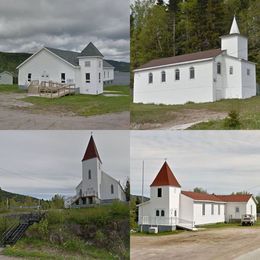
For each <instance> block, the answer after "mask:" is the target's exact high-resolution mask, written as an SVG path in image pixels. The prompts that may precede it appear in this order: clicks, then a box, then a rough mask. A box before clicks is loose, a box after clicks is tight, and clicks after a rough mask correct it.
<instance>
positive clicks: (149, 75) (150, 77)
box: [148, 72, 153, 84]
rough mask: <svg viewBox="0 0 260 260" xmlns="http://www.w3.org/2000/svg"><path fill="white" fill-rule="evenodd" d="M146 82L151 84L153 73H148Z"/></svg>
mask: <svg viewBox="0 0 260 260" xmlns="http://www.w3.org/2000/svg"><path fill="white" fill-rule="evenodd" d="M148 84H153V73H152V72H149V74H148Z"/></svg>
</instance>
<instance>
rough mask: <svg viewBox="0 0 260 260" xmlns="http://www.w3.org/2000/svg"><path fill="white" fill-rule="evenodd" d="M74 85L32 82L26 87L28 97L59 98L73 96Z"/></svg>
mask: <svg viewBox="0 0 260 260" xmlns="http://www.w3.org/2000/svg"><path fill="white" fill-rule="evenodd" d="M75 92H76V91H75V84H65V83H57V82H53V81H42V82H39V80H32V81H31V82H30V84H29V86H28V96H38V97H46V98H60V97H64V96H67V95H73V94H75Z"/></svg>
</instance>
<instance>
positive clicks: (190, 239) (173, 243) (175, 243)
mask: <svg viewBox="0 0 260 260" xmlns="http://www.w3.org/2000/svg"><path fill="white" fill-rule="evenodd" d="M259 248H260V229H259V228H252V227H251V228H250V227H248V228H247V227H245V228H223V229H222V228H221V229H220V228H219V229H210V230H205V231H198V232H189V231H187V232H183V233H180V234H176V235H166V236H132V237H131V258H132V259H138V260H142V259H181V260H182V259H183V260H184V259H185V260H186V259H192V260H195V259H200V260H201V259H205V260H206V259H207V260H208V259H225V260H228V259H236V258H238V257H240V259H251V258H247V256H249V255H250V254H251V252H254V253H253V255H254V256H256V258H253V259H260V251H259Z"/></svg>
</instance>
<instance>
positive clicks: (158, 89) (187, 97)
mask: <svg viewBox="0 0 260 260" xmlns="http://www.w3.org/2000/svg"><path fill="white" fill-rule="evenodd" d="M220 38H221V48H220V49H213V50H207V51H202V52H196V53H191V54H185V55H179V56H174V57H168V58H161V59H156V60H151V61H150V62H148V63H146V64H144V65H142V66H141V67H140V68H138V69H136V70H134V103H144V104H148V103H154V104H167V105H168V104H185V103H187V102H189V101H191V102H195V103H200V102H212V101H216V100H220V99H231V98H239V99H244V98H249V97H252V96H255V95H256V69H255V63H253V62H250V61H248V39H247V37H246V36H243V35H241V34H240V32H239V29H238V25H237V22H236V18H235V17H234V19H233V23H232V26H231V29H230V32H229V34H228V35H224V36H221V37H220Z"/></svg>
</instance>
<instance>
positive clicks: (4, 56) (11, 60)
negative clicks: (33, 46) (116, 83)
mask: <svg viewBox="0 0 260 260" xmlns="http://www.w3.org/2000/svg"><path fill="white" fill-rule="evenodd" d="M31 55H32V54H30V53H11V52H0V71H3V70H6V71H9V72H12V73H14V74H15V75H17V70H16V67H17V66H18V65H19V64H21V63H22V62H23V61H25V60H26V59H28V58H29V57H30V56H31ZM107 61H108V62H109V63H110V64H111V65H112V66H114V67H115V70H116V71H122V72H129V71H130V63H129V62H122V61H114V60H107Z"/></svg>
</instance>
